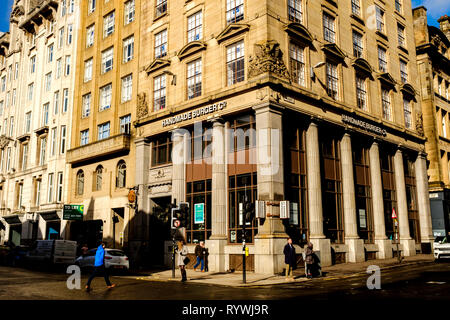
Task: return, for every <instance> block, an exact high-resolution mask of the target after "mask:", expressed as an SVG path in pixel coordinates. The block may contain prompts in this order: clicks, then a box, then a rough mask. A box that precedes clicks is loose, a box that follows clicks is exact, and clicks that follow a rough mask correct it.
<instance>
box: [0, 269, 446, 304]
mask: <svg viewBox="0 0 450 320" xmlns="http://www.w3.org/2000/svg"><path fill="white" fill-rule="evenodd" d="M177 272H178V271H177ZM68 276H69V275H66V274H64V273H47V272H41V271H31V270H26V269H21V268H10V267H3V266H2V267H0V299H2V300H16V299H20V300H286V299H297V298H306V299H308V300H310V299H311V300H331V299H334V300H336V299H338V300H341V299H345V300H355V301H365V300H371V301H373V300H377V301H383V300H384V301H387V300H392V299H395V300H406V299H408V301H409V300H419V299H420V301H422V302H423V301H437V300H448V299H450V263H445V262H444V263H428V264H421V265H417V266H405V267H397V268H393V269H387V270H382V271H381V289H380V290H369V289H367V286H366V281H367V278H368V276H369V275H367V276H366V275H358V276H355V277H348V278H327V277H323V278H317V279H312V280H309V281H305V282H298V283H286V284H282V285H273V286H264V287H246V288H234V287H227V286H218V285H211V284H193V283H189V281H188V282H187V283H184V284H182V283H181V282H173V281H170V282H163V281H145V280H138V279H137V276H113V277H112V282H114V283H116V284H117V287H116V288H114V289H112V290H108V289H106V286H105V283H104V280H103V278H102V277H99V278H96V279H95V280H94V281H93V284H92V287H93V291H91V292H89V293H87V292H85V291H84V290H77V289H73V290H69V289H68V288H67V287H66V280H67V278H68ZM87 277H88V275H87V274H83V275H82V279H81V289H83V288H84V285H85V282H86V280H87ZM188 277H189V273H188Z"/></svg>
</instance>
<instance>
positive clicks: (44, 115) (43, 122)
mask: <svg viewBox="0 0 450 320" xmlns="http://www.w3.org/2000/svg"><path fill="white" fill-rule="evenodd" d="M49 105H50V103H48V102H47V103H46V104H44V105H43V106H42V119H41V126H42V127H44V126H48V108H49Z"/></svg>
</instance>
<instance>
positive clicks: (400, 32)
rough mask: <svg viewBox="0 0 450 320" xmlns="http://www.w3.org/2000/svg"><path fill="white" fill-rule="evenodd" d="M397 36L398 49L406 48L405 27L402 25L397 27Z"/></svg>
mask: <svg viewBox="0 0 450 320" xmlns="http://www.w3.org/2000/svg"><path fill="white" fill-rule="evenodd" d="M397 34H398V45H399V46H400V47H404V48H405V47H406V45H405V27H403V26H402V25H399V24H398V25H397Z"/></svg>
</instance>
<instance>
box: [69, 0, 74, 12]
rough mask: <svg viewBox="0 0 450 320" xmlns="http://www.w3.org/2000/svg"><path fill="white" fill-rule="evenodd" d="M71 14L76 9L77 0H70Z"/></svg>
mask: <svg viewBox="0 0 450 320" xmlns="http://www.w3.org/2000/svg"><path fill="white" fill-rule="evenodd" d="M69 1H70V3H69V14H72V13H73V12H74V11H75V0H69Z"/></svg>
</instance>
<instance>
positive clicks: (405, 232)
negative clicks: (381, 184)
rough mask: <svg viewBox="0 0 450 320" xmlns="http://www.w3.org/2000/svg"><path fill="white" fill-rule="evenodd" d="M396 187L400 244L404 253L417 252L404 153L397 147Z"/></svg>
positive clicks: (411, 254) (395, 163) (407, 254)
mask: <svg viewBox="0 0 450 320" xmlns="http://www.w3.org/2000/svg"><path fill="white" fill-rule="evenodd" d="M394 172H395V188H396V191H397V209H398V210H397V217H398V227H399V234H400V244H401V245H402V247H403V255H405V256H413V255H415V254H416V243H415V241H414V239H412V238H411V234H410V233H409V219H408V203H407V200H406V186H405V171H404V168H403V155H402V151H401V149H397V152H396V153H395V156H394Z"/></svg>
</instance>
